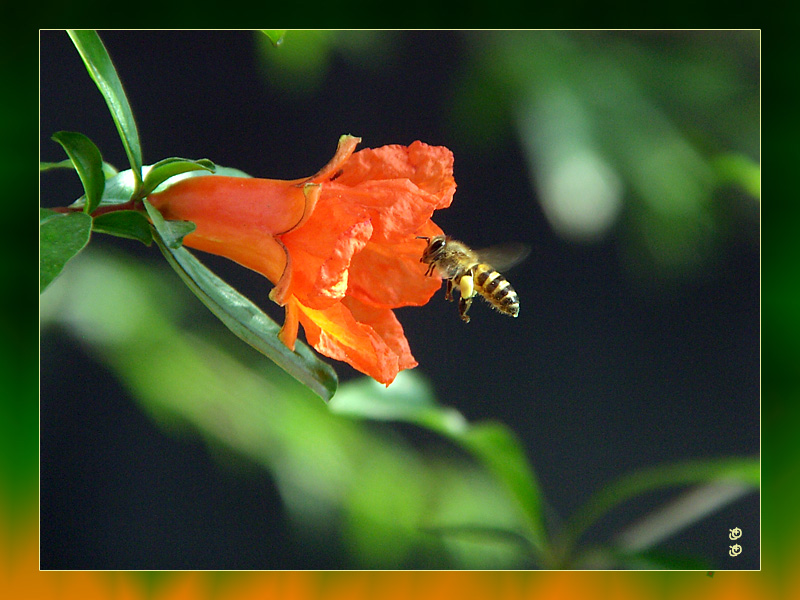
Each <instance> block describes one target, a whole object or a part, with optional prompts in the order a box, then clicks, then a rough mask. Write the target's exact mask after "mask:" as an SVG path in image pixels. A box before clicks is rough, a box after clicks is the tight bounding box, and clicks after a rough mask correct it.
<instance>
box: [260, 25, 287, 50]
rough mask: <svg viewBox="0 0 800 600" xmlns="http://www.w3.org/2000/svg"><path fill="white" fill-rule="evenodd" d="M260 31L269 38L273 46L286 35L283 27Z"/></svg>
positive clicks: (277, 44)
mask: <svg viewBox="0 0 800 600" xmlns="http://www.w3.org/2000/svg"><path fill="white" fill-rule="evenodd" d="M261 33H263V34H264V35H265V36H267V37H268V38H269V41H270V42H272V45H273V46H280V45H281V44H282V43H283V36H285V35H286V30H285V29H262V30H261Z"/></svg>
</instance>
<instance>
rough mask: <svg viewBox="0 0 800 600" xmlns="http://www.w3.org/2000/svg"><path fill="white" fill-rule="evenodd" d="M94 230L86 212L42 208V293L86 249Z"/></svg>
mask: <svg viewBox="0 0 800 600" xmlns="http://www.w3.org/2000/svg"><path fill="white" fill-rule="evenodd" d="M91 233H92V218H91V217H90V216H89V215H87V214H85V213H66V214H64V213H57V212H54V211H52V210H47V209H40V211H39V293H40V294H41V293H42V292H43V291H44V290H45V289H46V288H47V286H48V285H50V284H51V283H52V282H53V280H54V279H55V278H56V277H57V276H58V274H59V273H61V270H62V269H63V268H64V265H66V264H67V262H68V261H69V259H71V258H72V257H73V256H75V255H76V254H77V253H78V252H80V251H81V250H83V248H84V247H85V246H86V244H88V243H89V237H90V236H91Z"/></svg>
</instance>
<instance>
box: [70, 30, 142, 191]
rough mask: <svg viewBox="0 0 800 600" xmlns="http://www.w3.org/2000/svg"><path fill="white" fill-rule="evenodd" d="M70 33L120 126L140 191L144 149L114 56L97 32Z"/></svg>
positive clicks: (117, 124) (136, 184) (118, 127)
mask: <svg viewBox="0 0 800 600" xmlns="http://www.w3.org/2000/svg"><path fill="white" fill-rule="evenodd" d="M67 33H68V34H69V37H70V38H71V39H72V43H73V44H75V48H77V50H78V52H79V53H80V55H81V58H82V59H83V62H84V64H85V65H86V70H87V71H89V76H90V77H91V78H92V80H94V82H95V84H96V85H97V88H98V89H99V90H100V93H101V94H102V95H103V98H104V99H105V101H106V104H107V105H108V109H109V111H111V117H112V118H113V119H114V123H115V124H116V126H117V131H118V132H119V136H120V138H121V139H122V145H123V146H124V147H125V153H126V154H127V155H128V161H130V164H131V169H132V171H133V177H134V185H135V189H136V190H137V191H138V190H139V189H140V188H141V185H142V149H141V146H140V144H139V132H138V131H137V130H136V122H135V121H134V119H133V112H132V111H131V107H130V104H128V98H127V97H126V96H125V90H123V89H122V83H121V82H120V80H119V76H118V75H117V71H116V69H115V68H114V63H112V62H111V57H109V55H108V51H107V50H106V48H105V46H104V45H103V42H101V41H100V38H99V36H98V35H97V33H96V32H94V31H86V30H74V29H71V30H69V31H68V32H67Z"/></svg>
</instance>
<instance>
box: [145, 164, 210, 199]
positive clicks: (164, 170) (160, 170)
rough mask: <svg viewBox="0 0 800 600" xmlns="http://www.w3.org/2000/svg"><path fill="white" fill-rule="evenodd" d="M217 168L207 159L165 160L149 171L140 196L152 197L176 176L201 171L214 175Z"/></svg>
mask: <svg viewBox="0 0 800 600" xmlns="http://www.w3.org/2000/svg"><path fill="white" fill-rule="evenodd" d="M215 168H216V167H215V166H214V163H213V162H211V161H210V160H208V159H206V158H202V159H200V160H189V159H187V158H177V157H173V158H165V159H164V160H160V161H158V162H157V163H156V164H154V165H153V166H152V167H150V169H149V170H148V171H147V175H145V177H144V185H143V187H142V190H141V192H140V193H139V195H140V196H141V197H142V198H144V197H146V196H148V195H150V194H151V193H152V192H153V190H155V189H156V188H157V187H158V186H159V185H161V184H162V183H163V182H165V181H166V180H167V179H169V178H170V177H174V176H175V175H180V174H181V173H187V172H189V171H199V170H201V169H202V170H206V171H210V172H211V173H213V172H214V169H215Z"/></svg>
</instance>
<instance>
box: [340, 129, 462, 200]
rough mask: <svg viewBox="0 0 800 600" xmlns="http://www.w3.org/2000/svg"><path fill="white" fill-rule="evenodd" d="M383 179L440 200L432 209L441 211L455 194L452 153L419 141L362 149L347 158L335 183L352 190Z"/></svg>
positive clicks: (443, 148) (442, 147) (441, 147)
mask: <svg viewBox="0 0 800 600" xmlns="http://www.w3.org/2000/svg"><path fill="white" fill-rule="evenodd" d="M387 179H408V180H409V181H411V182H412V183H413V184H414V185H415V186H416V187H418V188H419V189H420V190H422V191H423V192H427V193H429V194H433V195H435V196H438V197H439V198H440V199H441V201H440V204H439V205H437V207H436V208H445V207H447V206H450V201H451V200H452V199H453V194H455V191H456V182H455V179H453V153H452V152H451V151H450V150H448V149H447V148H445V147H444V146H429V145H428V144H424V143H422V142H419V141H417V142H414V143H413V144H411V145H410V146H399V145H391V146H382V147H380V148H365V149H364V150H359V151H358V152H356V153H355V154H353V155H352V156H351V157H350V158H349V160H348V161H347V163H346V164H345V165H344V168H343V170H342V174H341V176H339V177H338V178H337V180H336V181H337V183H341V184H344V185H349V186H355V185H358V184H359V183H363V182H366V181H375V180H387Z"/></svg>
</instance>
